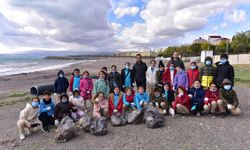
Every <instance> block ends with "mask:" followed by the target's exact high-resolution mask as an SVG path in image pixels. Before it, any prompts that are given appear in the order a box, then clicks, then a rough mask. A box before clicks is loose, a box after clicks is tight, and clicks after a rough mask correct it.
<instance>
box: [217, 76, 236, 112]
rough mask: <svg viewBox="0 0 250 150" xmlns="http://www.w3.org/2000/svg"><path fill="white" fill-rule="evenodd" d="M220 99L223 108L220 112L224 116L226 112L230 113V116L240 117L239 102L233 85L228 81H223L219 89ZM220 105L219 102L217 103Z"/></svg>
mask: <svg viewBox="0 0 250 150" xmlns="http://www.w3.org/2000/svg"><path fill="white" fill-rule="evenodd" d="M220 99H221V101H222V104H223V106H224V109H223V110H221V111H222V112H223V113H222V114H223V115H224V116H225V115H226V113H225V109H226V111H228V112H230V113H231V114H232V115H240V113H241V110H240V109H239V107H238V105H239V101H238V97H237V94H236V92H235V90H234V89H233V84H232V82H231V81H230V80H229V79H224V80H223V82H222V85H221V89H220ZM219 105H220V102H219Z"/></svg>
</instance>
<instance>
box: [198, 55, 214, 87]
mask: <svg viewBox="0 0 250 150" xmlns="http://www.w3.org/2000/svg"><path fill="white" fill-rule="evenodd" d="M215 69H216V68H215V67H214V66H213V59H212V57H210V56H208V57H206V58H205V66H203V67H202V68H201V69H200V77H199V78H200V80H201V85H202V86H203V87H204V88H208V87H209V86H210V83H211V82H212V81H213V79H214V73H215Z"/></svg>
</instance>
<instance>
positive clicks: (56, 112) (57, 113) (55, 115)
mask: <svg viewBox="0 0 250 150" xmlns="http://www.w3.org/2000/svg"><path fill="white" fill-rule="evenodd" d="M58 115H59V107H58V105H56V107H55V111H54V119H55V120H56V119H58Z"/></svg>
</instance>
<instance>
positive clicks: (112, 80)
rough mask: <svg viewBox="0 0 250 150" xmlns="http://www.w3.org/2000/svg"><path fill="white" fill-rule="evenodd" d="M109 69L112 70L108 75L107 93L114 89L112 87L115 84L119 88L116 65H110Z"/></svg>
mask: <svg viewBox="0 0 250 150" xmlns="http://www.w3.org/2000/svg"><path fill="white" fill-rule="evenodd" d="M111 70H112V71H111V72H110V73H109V75H108V82H109V89H110V92H109V93H112V92H113V91H114V87H116V86H117V87H119V89H120V88H121V75H120V73H119V72H117V68H116V65H112V66H111Z"/></svg>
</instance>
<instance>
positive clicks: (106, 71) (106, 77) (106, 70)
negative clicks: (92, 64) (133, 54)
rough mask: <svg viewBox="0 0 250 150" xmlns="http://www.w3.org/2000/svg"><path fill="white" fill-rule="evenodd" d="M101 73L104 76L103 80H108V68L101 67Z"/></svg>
mask: <svg viewBox="0 0 250 150" xmlns="http://www.w3.org/2000/svg"><path fill="white" fill-rule="evenodd" d="M101 71H103V72H104V74H105V80H108V68H107V67H106V66H104V67H102V69H101Z"/></svg>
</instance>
